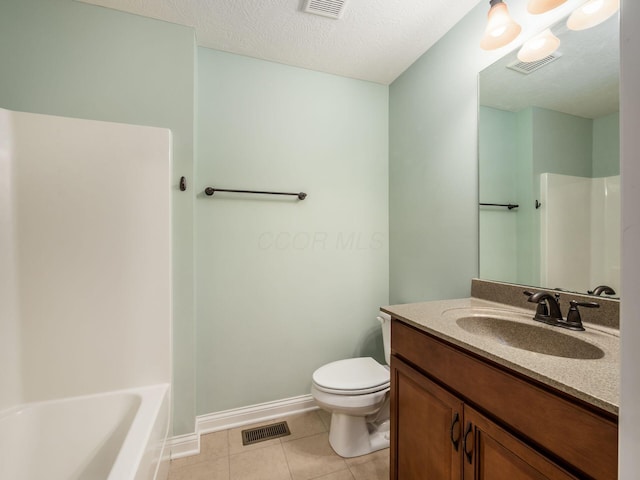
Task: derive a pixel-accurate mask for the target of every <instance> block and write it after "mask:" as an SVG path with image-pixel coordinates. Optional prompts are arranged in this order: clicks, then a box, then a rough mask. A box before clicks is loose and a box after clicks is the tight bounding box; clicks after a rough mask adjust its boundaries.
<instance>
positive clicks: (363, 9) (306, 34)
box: [79, 0, 488, 85]
mask: <svg viewBox="0 0 640 480" xmlns="http://www.w3.org/2000/svg"><path fill="white" fill-rule="evenodd" d="M79 1H83V2H85V3H91V4H94V5H100V6H103V7H108V8H113V9H117V10H122V11H125V12H130V13H135V14H138V15H143V16H146V17H152V18H157V19H161V20H165V21H168V22H172V23H178V24H181V25H188V26H192V27H194V28H195V30H196V35H197V39H198V44H199V45H201V46H203V47H209V48H214V49H216V50H223V51H227V52H232V53H237V54H240V55H247V56H250V57H255V58H261V59H264V60H270V61H274V62H279V63H284V64H287V65H295V66H298V67H303V68H308V69H311V70H318V71H321V72H327V73H333V74H336V75H341V76H345V77H351V78H358V79H362V80H369V81H372V82H377V83H381V84H384V85H388V84H390V83H391V82H393V80H395V79H396V78H397V77H398V76H399V75H400V74H401V73H402V72H404V71H405V70H406V69H407V68H408V67H409V66H410V65H411V64H412V63H413V62H414V61H415V60H416V59H417V58H418V57H420V55H422V54H423V53H424V52H425V51H426V50H427V49H429V47H431V46H432V45H433V44H434V43H435V42H436V41H437V40H438V39H439V38H440V37H442V36H443V35H444V34H445V33H446V32H447V31H448V30H449V29H450V28H451V27H453V25H455V24H456V23H457V22H458V21H459V20H460V19H461V18H462V17H463V16H464V15H466V14H467V13H468V12H469V11H470V10H471V9H472V8H473V7H474V6H475V5H477V4H478V3H479V2H480V1H481V0H347V2H346V6H345V8H344V13H343V15H342V18H341V19H340V20H334V19H330V18H325V17H320V16H318V15H311V14H308V13H305V12H303V7H304V3H305V2H304V0H79ZM487 4H488V2H487Z"/></svg>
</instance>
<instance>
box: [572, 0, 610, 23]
mask: <svg viewBox="0 0 640 480" xmlns="http://www.w3.org/2000/svg"><path fill="white" fill-rule="evenodd" d="M619 9H620V0H590V1H589V2H587V3H585V4H584V5H582V6H581V7H579V8H577V9H576V10H575V11H574V12H573V13H572V14H571V16H570V17H569V20H567V27H569V29H570V30H585V29H587V28H591V27H595V26H596V25H598V24H599V23H602V22H604V21H605V20H606V19H607V18H609V17H610V16H612V15H613V14H614V13H616V12H617V11H618V10H619Z"/></svg>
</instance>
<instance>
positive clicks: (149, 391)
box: [107, 383, 170, 480]
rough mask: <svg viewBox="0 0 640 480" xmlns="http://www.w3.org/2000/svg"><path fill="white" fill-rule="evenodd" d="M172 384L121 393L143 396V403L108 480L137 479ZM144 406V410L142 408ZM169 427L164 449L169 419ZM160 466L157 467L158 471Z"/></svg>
mask: <svg viewBox="0 0 640 480" xmlns="http://www.w3.org/2000/svg"><path fill="white" fill-rule="evenodd" d="M169 388H170V384H168V383H166V384H161V385H153V386H148V387H142V388H136V389H130V390H123V391H121V392H120V393H130V394H133V393H135V394H138V395H142V403H141V405H140V407H141V408H139V410H138V412H137V413H136V416H135V418H134V421H133V424H132V425H131V427H130V429H129V432H128V433H127V436H126V438H125V440H124V442H123V443H122V447H121V449H120V453H118V456H117V457H116V460H115V462H114V464H113V467H112V468H111V472H109V476H108V477H107V480H120V479H123V478H131V479H133V478H136V474H137V472H138V469H139V466H140V463H141V462H142V457H143V456H144V454H145V451H146V449H147V446H148V445H149V442H150V440H151V435H152V433H153V427H154V425H155V422H156V419H157V418H158V415H159V413H160V409H161V408H162V405H163V403H164V401H165V398H166V397H167V396H168V395H169V393H170V392H169ZM143 406H144V408H142V407H143ZM166 423H167V427H166V429H165V433H164V440H163V447H162V448H164V444H165V443H166V441H167V434H168V424H169V422H168V419H167V422H166ZM133 452H135V457H134V458H133V459H132V458H131V456H130V455H132V454H133ZM157 468H158V466H157V465H156V471H157Z"/></svg>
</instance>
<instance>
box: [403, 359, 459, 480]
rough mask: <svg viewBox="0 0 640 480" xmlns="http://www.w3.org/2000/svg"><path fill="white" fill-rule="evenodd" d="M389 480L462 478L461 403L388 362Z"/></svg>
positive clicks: (440, 389) (429, 383) (408, 368)
mask: <svg viewBox="0 0 640 480" xmlns="http://www.w3.org/2000/svg"><path fill="white" fill-rule="evenodd" d="M391 411H392V418H391V428H392V430H391V478H392V480H452V479H455V480H460V479H461V478H462V458H461V451H462V440H461V438H462V425H463V420H464V419H463V418H462V415H463V405H462V402H461V401H460V400H459V399H458V398H456V397H455V396H453V395H451V394H450V393H448V392H447V391H445V390H444V389H442V388H441V387H439V386H438V385H436V384H435V383H433V382H432V381H430V380H428V379H427V378H426V377H424V376H423V375H422V374H420V373H418V372H417V371H415V370H414V369H413V368H411V367H409V366H408V365H406V364H405V363H403V362H402V361H400V360H398V359H397V358H395V357H392V360H391Z"/></svg>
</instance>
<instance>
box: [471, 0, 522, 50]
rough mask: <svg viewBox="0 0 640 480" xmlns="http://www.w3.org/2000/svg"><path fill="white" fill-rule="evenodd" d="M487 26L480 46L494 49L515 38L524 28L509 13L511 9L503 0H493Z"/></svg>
mask: <svg viewBox="0 0 640 480" xmlns="http://www.w3.org/2000/svg"><path fill="white" fill-rule="evenodd" d="M490 3H491V9H490V10H489V14H488V17H489V18H488V20H487V28H486V29H485V31H484V36H483V37H482V40H481V41H480V48H482V49H483V50H494V49H496V48H500V47H503V46H504V45H506V44H508V43H509V42H511V41H512V40H513V39H515V38H516V37H517V36H518V35H519V34H520V31H521V30H522V27H520V25H518V24H517V23H516V22H514V20H513V19H512V18H511V16H510V15H509V9H508V8H507V5H506V4H505V3H504V2H503V1H502V0H491V2H490Z"/></svg>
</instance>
